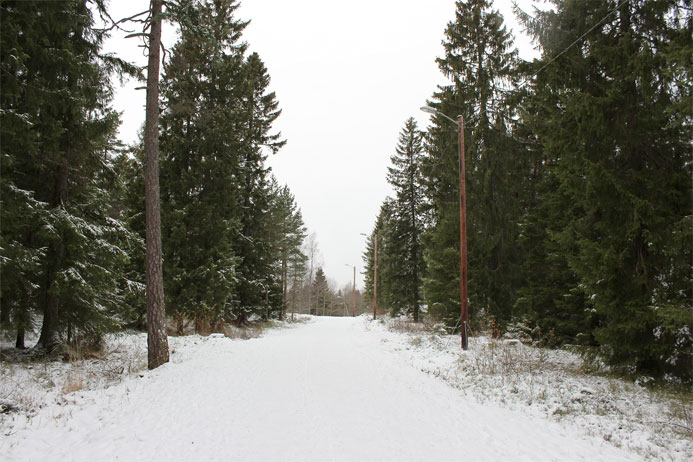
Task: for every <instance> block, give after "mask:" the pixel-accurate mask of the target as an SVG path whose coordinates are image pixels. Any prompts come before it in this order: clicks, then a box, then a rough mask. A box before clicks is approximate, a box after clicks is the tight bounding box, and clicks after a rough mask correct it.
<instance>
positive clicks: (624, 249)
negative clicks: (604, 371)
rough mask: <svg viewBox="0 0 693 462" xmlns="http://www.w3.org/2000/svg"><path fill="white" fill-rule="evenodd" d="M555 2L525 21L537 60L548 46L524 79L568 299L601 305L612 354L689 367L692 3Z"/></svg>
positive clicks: (663, 366)
mask: <svg viewBox="0 0 693 462" xmlns="http://www.w3.org/2000/svg"><path fill="white" fill-rule="evenodd" d="M555 6H556V10H555V11H554V12H552V11H549V12H546V13H541V14H539V16H538V18H537V20H536V22H535V23H534V24H533V26H534V27H533V28H532V30H533V31H534V33H535V35H536V37H537V38H538V39H539V42H540V44H541V45H542V47H543V50H544V56H545V59H550V58H553V57H557V58H556V60H555V62H554V63H553V64H552V65H550V66H548V67H546V69H545V70H543V71H542V72H541V73H540V74H539V75H538V77H537V83H536V88H535V89H534V92H535V93H536V94H537V99H538V101H539V102H540V103H541V109H542V113H541V117H539V118H537V119H535V123H536V124H537V125H536V128H535V129H536V131H537V133H538V135H539V137H540V139H541V141H542V143H543V148H544V152H545V155H546V157H547V158H548V159H552V162H551V163H550V170H549V175H550V181H552V182H553V183H554V185H555V186H554V187H553V188H552V190H550V191H547V192H546V193H545V194H544V195H543V197H542V203H544V204H551V205H554V206H553V207H552V208H551V209H550V213H551V215H550V216H549V217H547V218H548V219H549V220H552V219H553V218H554V217H558V220H559V222H560V223H562V224H561V226H560V229H556V230H555V231H554V232H550V233H548V236H546V238H545V242H546V249H547V252H550V249H559V250H560V252H561V253H562V254H563V255H565V258H566V260H567V265H568V266H569V268H570V270H572V271H573V272H574V274H575V279H576V281H575V282H576V285H575V286H574V287H573V288H572V289H571V292H574V293H575V294H576V297H582V300H579V301H577V300H576V302H575V303H576V304H577V305H578V306H579V305H584V307H585V309H586V310H588V311H590V312H594V313H595V314H596V315H597V316H598V319H597V321H596V322H598V325H597V326H596V328H595V329H594V331H593V334H594V338H595V339H596V341H597V342H598V343H599V344H600V345H601V346H602V350H603V351H604V353H605V354H606V356H607V358H608V359H609V360H610V361H611V362H612V363H613V364H620V365H626V366H631V367H635V368H636V369H640V370H645V371H648V372H650V373H655V374H663V373H670V374H674V375H677V376H679V377H682V378H686V379H688V378H690V347H691V344H692V342H693V338H692V337H691V334H690V313H691V309H692V307H691V304H690V300H691V299H692V298H691V295H693V294H691V284H690V281H691V279H690V278H691V275H690V261H691V250H690V245H688V246H682V245H681V243H682V241H681V239H686V237H684V236H688V239H689V240H688V242H689V244H690V234H691V232H690V229H691V227H690V210H691V207H692V204H691V196H690V191H691V187H692V184H691V172H690V165H691V155H690V136H689V134H690V128H691V126H690V121H691V117H690V116H691V114H690V105H689V106H688V108H687V111H684V112H683V113H682V112H680V111H681V109H682V108H684V107H685V104H686V103H687V102H690V66H688V69H687V70H684V68H685V67H686V66H685V64H684V62H686V61H687V62H688V63H690V56H691V31H692V21H691V14H690V9H689V8H688V9H687V8H685V7H682V6H681V5H680V4H679V2H675V1H673V0H672V1H661V2H643V1H635V0H633V1H623V2H616V1H606V2H602V1H600V2H597V1H588V2H556V4H555ZM597 24H600V25H601V26H600V27H595V25H597ZM583 34H584V38H582V40H581V42H580V44H579V45H578V46H572V47H571V46H570V45H571V43H572V42H574V40H575V37H576V36H577V37H580V36H582V35H583ZM683 50H687V53H686V52H684V51H683ZM559 53H561V54H560V56H559ZM684 55H685V56H687V57H686V58H682V57H683V56H684ZM538 65H540V63H538ZM686 81H687V82H688V84H689V85H688V86H687V87H686V85H684V86H680V85H681V83H683V82H686ZM677 87H678V88H679V89H680V90H679V89H677ZM563 205H568V207H567V208H564V209H563V210H561V209H559V208H558V207H560V206H563ZM556 206H558V207H556ZM673 249H677V250H675V251H674V250H673ZM674 253H676V254H677V255H676V256H674ZM684 262H686V263H684ZM684 267H687V268H688V269H687V270H685V271H680V269H682V268H684ZM542 283H543V284H544V285H546V284H549V283H550V281H538V283H537V285H536V286H535V291H536V290H540V289H541V287H542ZM673 287H678V288H679V291H678V292H677V291H674V290H671V289H672V288H673ZM684 287H685V288H684ZM574 311H575V310H573V312H574Z"/></svg>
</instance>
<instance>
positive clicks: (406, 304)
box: [363, 0, 693, 383]
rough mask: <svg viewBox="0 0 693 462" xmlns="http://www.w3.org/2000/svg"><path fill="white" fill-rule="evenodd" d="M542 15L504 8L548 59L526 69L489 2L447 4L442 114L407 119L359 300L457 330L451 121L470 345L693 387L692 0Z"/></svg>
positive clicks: (560, 7)
mask: <svg viewBox="0 0 693 462" xmlns="http://www.w3.org/2000/svg"><path fill="white" fill-rule="evenodd" d="M549 3H550V4H551V5H550V6H551V7H552V8H550V9H547V10H544V11H542V10H538V9H537V10H536V11H533V12H529V13H528V12H524V11H522V10H520V9H519V8H518V7H517V5H516V6H515V13H516V15H518V16H519V18H520V20H521V22H522V23H523V25H524V27H525V28H526V30H527V31H528V33H530V34H531V36H532V37H533V38H534V40H535V43H536V44H537V45H538V46H539V50H540V51H541V58H540V59H537V60H534V61H533V62H527V61H523V60H521V59H519V58H518V54H517V51H516V49H515V48H514V45H513V37H512V36H511V35H510V33H509V32H508V31H507V29H506V27H505V26H504V21H503V18H502V17H501V16H500V15H499V13H498V12H497V11H495V10H494V9H493V4H492V2H491V1H488V0H470V1H466V2H457V11H456V15H455V18H454V19H452V20H451V21H450V22H449V23H448V26H447V28H446V30H445V37H444V42H443V45H444V47H445V54H444V56H440V57H439V58H438V59H437V63H438V66H439V68H440V71H441V72H442V73H443V74H444V75H445V76H446V77H447V78H448V81H449V84H448V85H444V86H440V87H439V88H438V89H437V91H435V92H434V93H433V94H432V95H431V98H430V100H429V101H428V102H427V104H428V105H429V106H431V107H432V108H433V109H435V110H436V111H437V112H438V114H437V115H435V116H434V117H433V118H432V120H431V125H429V126H428V127H425V128H420V127H418V126H417V124H416V122H415V120H414V119H413V118H412V119H409V120H407V121H406V123H405V124H404V126H403V128H402V131H401V134H400V138H399V142H398V144H397V146H396V147H395V149H394V154H393V155H392V157H391V167H390V169H389V172H388V174H387V179H388V181H389V183H390V184H391V185H392V188H393V191H394V194H393V197H388V198H387V199H386V200H385V201H384V202H383V203H382V206H381V209H380V213H379V215H378V217H377V220H376V222H375V223H374V225H373V230H372V233H371V235H370V237H369V241H368V248H367V249H366V251H365V252H364V254H363V258H364V262H365V265H366V267H367V270H366V273H365V275H366V295H367V297H371V298H372V296H373V293H374V288H375V289H376V296H377V300H376V301H377V304H378V306H381V307H384V308H385V309H387V310H388V311H389V312H390V314H391V315H393V316H397V315H409V316H411V317H412V318H413V319H414V320H418V319H419V318H420V317H421V316H422V315H425V316H428V317H430V318H431V319H433V320H435V321H438V322H443V323H445V324H446V325H447V326H449V328H451V329H457V330H458V329H459V327H460V323H459V320H460V305H461V302H460V291H461V289H460V266H461V263H460V218H459V217H460V209H459V196H458V194H459V193H458V191H459V189H458V188H459V186H458V175H459V170H458V149H459V146H458V135H457V128H456V127H455V126H454V125H453V123H451V121H450V120H447V119H448V118H450V119H452V120H454V118H457V117H458V116H462V118H463V120H464V146H465V164H466V175H465V178H466V227H467V248H468V273H467V274H468V300H469V320H470V328H471V331H472V334H474V332H477V333H478V332H481V331H483V332H486V331H490V332H492V333H493V334H494V335H496V336H502V335H503V334H504V333H506V332H511V333H514V334H516V335H524V336H526V337H528V338H531V340H532V341H533V342H534V343H536V344H539V345H544V346H551V347H555V346H560V345H571V346H576V347H579V348H580V349H581V351H583V352H586V353H589V354H595V355H597V356H598V357H601V358H603V359H604V360H605V361H607V362H608V363H609V364H610V365H612V366H613V367H614V368H615V369H616V370H620V371H622V372H624V373H626V374H635V373H647V374H651V375H653V376H655V377H660V378H664V379H665V380H668V381H671V382H675V383H679V382H681V381H683V382H690V380H691V379H692V378H693V377H692V374H693V335H692V333H691V327H692V323H693V279H692V276H693V272H692V271H693V266H692V264H693V253H692V250H693V215H692V212H693V203H692V200H691V199H692V193H693V183H692V181H691V178H692V177H691V174H692V171H691V167H692V160H693V158H692V155H691V154H692V150H691V147H692V146H691V141H692V138H691V133H692V131H691V129H692V126H691V122H692V119H691V116H692V115H693V114H692V109H693V100H692V99H691V71H692V70H693V66H692V62H691V61H692V57H693V47H692V42H691V40H692V37H693V35H692V32H693V15H692V14H691V13H692V8H691V2H689V1H674V0H671V1H666V0H663V1H628V0H625V1H624V0H621V1H615V0H612V1H601V0H599V1H596V0H595V1H592V0H587V1H570V0H565V1H561V0H553V1H551V2H549ZM441 114H442V115H441ZM445 116H447V117H445ZM376 248H377V271H378V272H377V284H375V287H374V283H373V282H374V267H375V266H376V265H375V262H376V259H375V257H376V253H375V250H376Z"/></svg>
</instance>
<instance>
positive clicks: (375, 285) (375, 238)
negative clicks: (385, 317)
mask: <svg viewBox="0 0 693 462" xmlns="http://www.w3.org/2000/svg"><path fill="white" fill-rule="evenodd" d="M361 236H366V237H368V236H367V235H366V234H364V233H361ZM373 242H374V244H373V245H374V247H373V321H375V318H376V313H377V308H378V302H377V300H378V235H377V234H376V235H375V236H373Z"/></svg>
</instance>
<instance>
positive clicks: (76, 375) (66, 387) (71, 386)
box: [61, 370, 84, 395]
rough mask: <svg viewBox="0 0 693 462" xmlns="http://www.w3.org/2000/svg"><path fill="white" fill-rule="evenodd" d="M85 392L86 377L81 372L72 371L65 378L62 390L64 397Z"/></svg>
mask: <svg viewBox="0 0 693 462" xmlns="http://www.w3.org/2000/svg"><path fill="white" fill-rule="evenodd" d="M81 390H84V376H83V374H82V372H81V371H79V370H76V371H70V373H69V374H67V377H66V378H65V383H64V384H63V388H62V389H61V393H62V394H63V395H67V394H68V393H74V392H76V391H81Z"/></svg>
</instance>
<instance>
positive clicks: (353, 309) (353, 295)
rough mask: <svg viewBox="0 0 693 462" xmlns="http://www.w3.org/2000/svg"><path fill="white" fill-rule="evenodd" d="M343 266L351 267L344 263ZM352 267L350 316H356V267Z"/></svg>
mask: <svg viewBox="0 0 693 462" xmlns="http://www.w3.org/2000/svg"><path fill="white" fill-rule="evenodd" d="M344 265H345V266H352V265H349V264H346V263H344ZM353 266H354V285H353V287H352V289H351V290H352V293H351V315H352V316H356V265H353Z"/></svg>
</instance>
